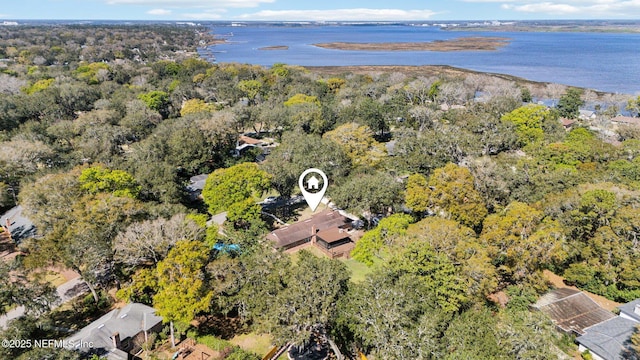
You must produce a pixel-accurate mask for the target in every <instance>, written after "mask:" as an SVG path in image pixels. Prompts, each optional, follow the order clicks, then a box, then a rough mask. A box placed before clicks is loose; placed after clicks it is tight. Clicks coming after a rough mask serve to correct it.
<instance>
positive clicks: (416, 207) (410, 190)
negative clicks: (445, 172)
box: [404, 174, 429, 214]
mask: <svg viewBox="0 0 640 360" xmlns="http://www.w3.org/2000/svg"><path fill="white" fill-rule="evenodd" d="M428 187H429V183H428V179H427V177H426V176H424V175H422V174H413V175H410V176H409V178H408V179H407V189H406V192H405V196H404V202H405V204H406V205H407V207H409V209H411V211H413V212H416V213H418V214H420V213H424V212H425V211H427V209H428V208H429V193H428V192H426V191H425V190H426V189H427V188H428Z"/></svg>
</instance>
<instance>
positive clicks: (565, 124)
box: [560, 118, 576, 127]
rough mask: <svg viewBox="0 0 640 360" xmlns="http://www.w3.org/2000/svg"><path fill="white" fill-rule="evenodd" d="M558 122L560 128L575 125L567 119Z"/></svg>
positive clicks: (574, 121) (573, 121)
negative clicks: (560, 125) (560, 124)
mask: <svg viewBox="0 0 640 360" xmlns="http://www.w3.org/2000/svg"><path fill="white" fill-rule="evenodd" d="M560 122H561V123H562V126H564V127H569V126H571V125H573V124H575V123H576V120H572V119H567V118H560Z"/></svg>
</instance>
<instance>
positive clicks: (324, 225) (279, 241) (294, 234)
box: [267, 210, 351, 250]
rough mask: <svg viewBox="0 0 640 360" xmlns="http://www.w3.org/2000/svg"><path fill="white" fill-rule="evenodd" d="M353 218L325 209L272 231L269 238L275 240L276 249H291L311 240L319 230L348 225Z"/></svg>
mask: <svg viewBox="0 0 640 360" xmlns="http://www.w3.org/2000/svg"><path fill="white" fill-rule="evenodd" d="M350 223H351V220H350V219H348V218H346V217H344V216H342V215H340V213H339V212H338V211H335V210H324V211H322V212H320V213H318V214H316V215H313V216H312V217H311V218H309V219H307V220H303V221H299V222H297V223H295V224H291V225H287V226H284V227H282V228H280V229H278V230H275V231H272V232H271V233H269V234H268V235H267V239H269V240H271V241H273V242H274V246H275V248H276V249H283V250H287V249H291V248H294V247H296V246H299V245H303V244H305V243H307V242H309V241H311V237H312V236H313V235H315V233H317V232H318V231H322V230H327V229H331V228H344V227H348V226H349V224H350Z"/></svg>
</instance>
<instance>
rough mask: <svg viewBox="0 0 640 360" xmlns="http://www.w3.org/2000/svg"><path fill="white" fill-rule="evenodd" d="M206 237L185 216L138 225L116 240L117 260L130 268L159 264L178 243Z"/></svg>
mask: <svg viewBox="0 0 640 360" xmlns="http://www.w3.org/2000/svg"><path fill="white" fill-rule="evenodd" d="M203 237H204V229H203V228H202V227H201V226H199V225H198V224H196V223H195V222H194V221H193V220H191V219H190V218H189V217H187V216H185V215H184V214H176V215H174V216H172V217H171V218H170V219H165V218H158V219H155V220H145V221H139V222H134V223H132V224H131V225H129V226H127V228H126V229H124V230H123V231H121V232H120V233H118V235H117V236H116V238H115V239H114V241H113V249H114V252H115V254H114V260H115V261H116V262H118V263H121V264H123V265H125V266H127V267H129V268H135V267H137V266H140V265H149V264H153V265H155V264H157V263H158V262H160V261H161V260H163V259H164V258H165V257H166V256H167V253H168V252H169V250H170V249H171V248H172V247H173V246H175V244H176V243H177V242H178V241H180V240H187V239H192V240H202V238H203Z"/></svg>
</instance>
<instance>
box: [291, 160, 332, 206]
mask: <svg viewBox="0 0 640 360" xmlns="http://www.w3.org/2000/svg"><path fill="white" fill-rule="evenodd" d="M308 174H312V175H311V176H310V177H309V178H308V179H306V183H305V177H306V176H307V175H308ZM318 176H320V177H321V178H322V189H320V179H318ZM298 186H299V187H300V192H302V196H304V200H305V201H306V202H307V204H308V205H309V207H310V208H311V211H316V208H317V207H318V205H320V201H322V197H323V196H324V193H325V192H326V191H327V186H329V180H327V175H325V174H324V172H322V170H319V169H316V168H311V169H307V170H305V171H304V172H303V173H302V175H300V178H299V179H298Z"/></svg>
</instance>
